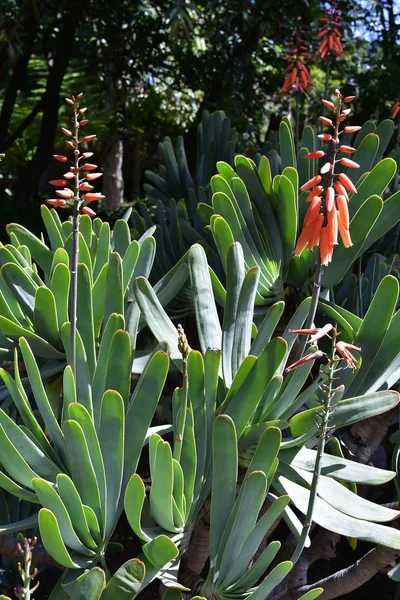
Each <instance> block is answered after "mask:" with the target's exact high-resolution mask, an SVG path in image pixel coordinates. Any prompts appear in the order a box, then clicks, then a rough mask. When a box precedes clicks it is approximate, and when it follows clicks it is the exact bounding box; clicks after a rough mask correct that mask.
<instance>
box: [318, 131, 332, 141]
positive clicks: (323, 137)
mask: <svg viewBox="0 0 400 600" xmlns="http://www.w3.org/2000/svg"><path fill="white" fill-rule="evenodd" d="M317 137H318V138H319V139H320V140H323V141H324V142H330V141H331V139H332V136H331V134H330V133H320V134H319V135H317Z"/></svg>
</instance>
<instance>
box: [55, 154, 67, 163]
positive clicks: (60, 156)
mask: <svg viewBox="0 0 400 600" xmlns="http://www.w3.org/2000/svg"><path fill="white" fill-rule="evenodd" d="M53 156H54V158H55V159H56V160H59V161H60V162H67V161H68V157H67V156H64V155H63V154H53Z"/></svg>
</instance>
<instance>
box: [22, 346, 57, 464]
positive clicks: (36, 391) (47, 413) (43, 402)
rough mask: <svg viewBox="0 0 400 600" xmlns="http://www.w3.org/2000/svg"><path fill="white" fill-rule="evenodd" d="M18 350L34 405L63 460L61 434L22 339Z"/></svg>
mask: <svg viewBox="0 0 400 600" xmlns="http://www.w3.org/2000/svg"><path fill="white" fill-rule="evenodd" d="M20 348H21V352H22V356H23V358H24V362H25V366H26V370H27V373H28V377H29V382H30V384H31V388H32V392H33V395H34V397H35V401H36V404H37V406H38V408H39V412H40V414H41V416H42V419H43V421H44V422H45V424H46V427H47V429H48V430H49V432H50V435H51V439H52V441H53V443H54V444H55V445H56V447H57V449H58V451H59V452H60V454H61V456H62V457H63V458H65V457H66V445H65V440H64V435H63V432H62V431H61V428H60V426H59V424H58V422H57V419H56V417H55V415H54V412H53V410H52V408H51V405H50V402H49V399H48V397H47V394H46V391H45V389H44V387H43V383H42V378H41V375H40V371H39V367H38V365H37V362H36V360H35V357H34V355H33V352H32V350H31V349H30V347H29V345H28V343H27V341H26V340H25V339H24V338H21V340H20Z"/></svg>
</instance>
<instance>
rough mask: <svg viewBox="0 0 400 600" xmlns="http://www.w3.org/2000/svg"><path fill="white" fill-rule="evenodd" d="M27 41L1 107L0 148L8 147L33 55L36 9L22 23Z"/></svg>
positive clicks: (18, 58) (36, 26) (36, 24)
mask: <svg viewBox="0 0 400 600" xmlns="http://www.w3.org/2000/svg"><path fill="white" fill-rule="evenodd" d="M22 27H23V31H24V35H25V38H26V42H25V44H24V47H23V51H22V54H20V55H19V56H18V57H17V59H16V61H15V66H14V69H13V72H12V75H11V79H10V81H9V83H8V86H7V89H6V91H5V94H4V100H3V106H2V107H1V113H0V150H1V151H4V150H5V149H6V145H5V142H6V138H7V135H8V131H9V127H10V122H11V118H12V114H13V111H14V106H15V101H16V99H17V95H18V92H19V90H20V89H21V87H22V85H23V83H24V80H25V78H26V72H27V69H28V63H29V59H30V57H31V55H32V51H33V44H34V41H35V37H36V32H37V28H38V22H37V19H36V17H35V14H34V11H30V10H29V11H28V14H27V16H26V18H25V19H24V21H23V24H22Z"/></svg>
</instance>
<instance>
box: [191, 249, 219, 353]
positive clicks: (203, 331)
mask: <svg viewBox="0 0 400 600" xmlns="http://www.w3.org/2000/svg"><path fill="white" fill-rule="evenodd" d="M189 273H190V280H191V284H192V292H193V301H194V306H195V313H196V322H197V331H198V335H199V340H200V346H201V349H202V351H203V354H205V352H206V351H207V348H218V349H221V346H222V331H221V325H220V322H219V318H218V313H217V309H216V306H215V300H214V294H213V290H212V286H211V280H210V274H209V271H208V264H207V259H206V254H205V252H204V249H203V248H202V247H201V246H200V245H198V244H195V245H194V246H192V247H191V249H190V252H189Z"/></svg>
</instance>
